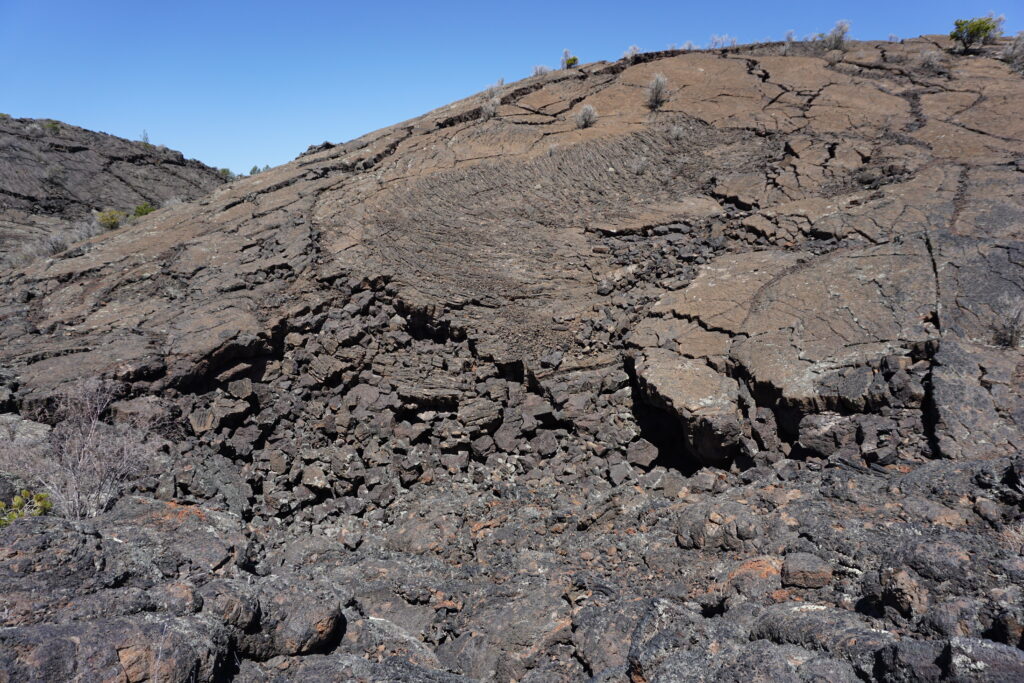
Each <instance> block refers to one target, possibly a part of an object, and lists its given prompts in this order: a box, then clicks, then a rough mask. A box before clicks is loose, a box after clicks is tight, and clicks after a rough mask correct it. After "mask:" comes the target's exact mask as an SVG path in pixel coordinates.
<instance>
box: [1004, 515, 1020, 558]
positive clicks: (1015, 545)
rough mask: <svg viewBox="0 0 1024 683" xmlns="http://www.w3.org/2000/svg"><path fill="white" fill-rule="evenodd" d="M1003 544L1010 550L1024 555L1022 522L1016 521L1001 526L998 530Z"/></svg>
mask: <svg viewBox="0 0 1024 683" xmlns="http://www.w3.org/2000/svg"><path fill="white" fill-rule="evenodd" d="M999 537H1000V539H1001V540H1002V542H1003V545H1004V546H1006V547H1007V548H1009V549H1010V552H1013V553H1016V554H1019V555H1024V522H1017V523H1016V524H1011V525H1009V526H1006V527H1004V528H1003V530H1002V531H1000V532H999Z"/></svg>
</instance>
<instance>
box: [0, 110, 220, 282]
mask: <svg viewBox="0 0 1024 683" xmlns="http://www.w3.org/2000/svg"><path fill="white" fill-rule="evenodd" d="M224 182H225V179H224V176H222V175H221V174H220V173H219V172H218V171H217V170H216V169H213V168H210V167H209V166H206V165H204V164H201V163H199V162H198V161H195V160H193V159H185V157H184V156H182V154H181V152H175V151H174V150H170V149H167V148H166V147H163V146H160V147H157V146H154V145H151V144H149V143H146V142H138V141H132V140H125V139H123V138H118V137H115V136H113V135H107V134H105V133H96V132H93V131H90V130H85V129H83V128H78V127H77V126H72V125H68V124H66V123H60V122H58V121H49V120H37V119H15V118H10V117H8V116H0V264H4V263H5V262H6V261H10V260H12V259H15V260H17V257H18V255H19V254H20V253H24V252H25V251H33V247H35V249H34V251H39V250H40V247H39V246H38V245H40V244H41V243H43V242H47V241H49V240H51V239H57V240H63V241H65V242H67V243H69V245H70V243H72V242H76V241H79V239H81V238H82V236H83V233H85V236H88V234H87V232H88V231H86V230H85V229H84V228H83V226H86V225H88V224H89V223H90V222H91V221H92V220H93V212H94V211H105V210H107V209H116V210H118V211H124V212H127V213H128V214H129V215H131V214H132V212H133V210H134V208H135V207H136V206H139V205H140V204H143V203H147V202H148V203H149V204H151V205H152V206H162V205H164V204H166V203H169V202H176V201H189V200H192V199H197V198H199V197H202V196H203V195H205V194H207V193H209V192H210V191H211V190H213V189H215V188H217V187H219V186H221V185H223V184H224ZM25 260H27V259H25Z"/></svg>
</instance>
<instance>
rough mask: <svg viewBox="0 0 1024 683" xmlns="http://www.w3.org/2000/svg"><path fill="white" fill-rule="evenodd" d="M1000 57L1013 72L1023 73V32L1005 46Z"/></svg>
mask: <svg viewBox="0 0 1024 683" xmlns="http://www.w3.org/2000/svg"><path fill="white" fill-rule="evenodd" d="M1000 57H1001V58H1002V60H1003V61H1004V62H1006V63H1007V64H1009V65H1010V68H1011V69H1013V70H1014V71H1020V72H1024V31H1021V32H1020V33H1018V34H1017V35H1016V36H1015V37H1014V38H1013V40H1011V41H1010V42H1008V43H1007V44H1006V46H1005V47H1004V48H1003V52H1002V54H1001V55H1000Z"/></svg>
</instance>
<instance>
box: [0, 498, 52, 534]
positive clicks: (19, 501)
mask: <svg viewBox="0 0 1024 683" xmlns="http://www.w3.org/2000/svg"><path fill="white" fill-rule="evenodd" d="M52 509H53V503H51V502H50V497H49V496H48V495H46V494H45V493H32V492H31V491H29V490H28V489H24V490H22V492H21V493H19V494H18V495H16V496H14V499H13V500H12V501H11V504H10V505H8V504H7V503H5V502H3V501H2V500H0V528H2V527H5V526H7V525H8V524H10V523H11V522H13V521H14V520H16V519H21V518H22V517H41V516H43V515H45V514H48V513H49V512H50V510H52Z"/></svg>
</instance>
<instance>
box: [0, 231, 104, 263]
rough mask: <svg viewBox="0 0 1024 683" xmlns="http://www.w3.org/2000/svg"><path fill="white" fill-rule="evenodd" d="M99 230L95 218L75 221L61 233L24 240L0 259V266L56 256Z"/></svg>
mask: <svg viewBox="0 0 1024 683" xmlns="http://www.w3.org/2000/svg"><path fill="white" fill-rule="evenodd" d="M101 232H103V230H102V228H101V227H100V225H99V223H97V222H96V221H95V220H90V219H87V220H80V221H76V222H75V223H74V224H72V226H71V228H70V229H69V230H67V231H65V232H63V233H58V234H55V235H46V236H43V237H40V238H39V239H35V240H30V241H27V242H24V243H23V244H21V245H19V246H18V248H17V249H16V250H14V251H12V252H11V253H9V254H8V255H7V256H6V257H4V258H2V259H0V266H6V267H11V268H24V267H25V266H27V265H29V264H30V263H32V262H34V261H37V260H39V259H42V258H49V257H51V256H56V255H57V254H59V253H61V252H63V251H66V250H67V248H68V247H69V246H71V245H72V244H76V243H78V242H84V241H85V240H87V239H89V238H90V237H94V236H96V235H98V234H99V233H101Z"/></svg>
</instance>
